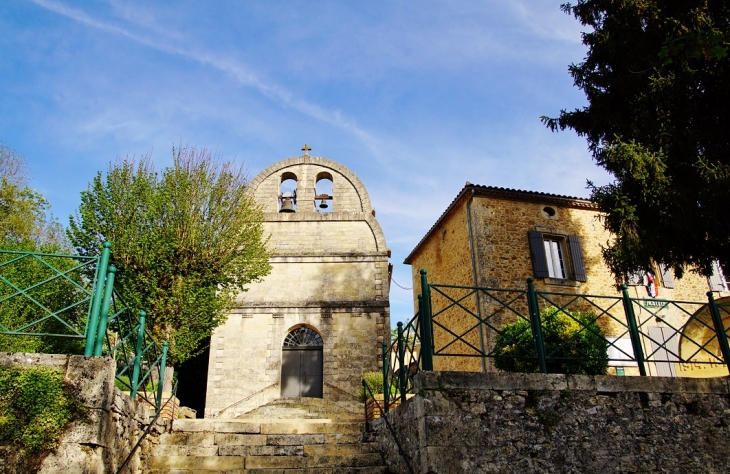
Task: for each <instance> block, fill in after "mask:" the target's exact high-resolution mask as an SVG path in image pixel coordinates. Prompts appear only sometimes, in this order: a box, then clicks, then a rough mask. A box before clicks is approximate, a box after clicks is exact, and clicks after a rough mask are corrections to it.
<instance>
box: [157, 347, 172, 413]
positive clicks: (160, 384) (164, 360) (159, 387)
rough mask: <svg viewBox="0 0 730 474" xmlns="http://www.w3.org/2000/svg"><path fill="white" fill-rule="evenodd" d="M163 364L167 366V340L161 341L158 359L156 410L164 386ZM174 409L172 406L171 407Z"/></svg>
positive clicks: (160, 404) (159, 403) (160, 405)
mask: <svg viewBox="0 0 730 474" xmlns="http://www.w3.org/2000/svg"><path fill="white" fill-rule="evenodd" d="M165 366H167V341H165V342H163V343H162V360H161V361H160V380H159V381H158V382H157V411H160V408H161V407H162V389H163V388H165ZM173 410H174V407H173Z"/></svg>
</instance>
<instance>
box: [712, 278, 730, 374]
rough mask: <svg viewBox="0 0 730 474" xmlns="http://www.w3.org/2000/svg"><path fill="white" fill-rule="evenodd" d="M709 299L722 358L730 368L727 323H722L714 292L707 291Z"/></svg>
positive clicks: (729, 368)
mask: <svg viewBox="0 0 730 474" xmlns="http://www.w3.org/2000/svg"><path fill="white" fill-rule="evenodd" d="M707 299H708V300H709V302H710V315H711V316H712V323H713V325H714V326H715V332H716V333H717V342H719V343H720V351H722V358H723V359H725V364H726V365H727V367H728V370H730V346H729V345H728V343H727V333H726V332H725V325H724V324H723V323H722V317H721V316H720V309H719V308H718V307H717V303H716V302H715V298H714V297H713V296H712V292H711V291H708V292H707Z"/></svg>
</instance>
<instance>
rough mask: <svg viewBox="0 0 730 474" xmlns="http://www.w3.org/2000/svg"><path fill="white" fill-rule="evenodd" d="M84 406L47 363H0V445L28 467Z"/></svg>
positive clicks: (81, 416)
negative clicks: (30, 365) (6, 364)
mask: <svg viewBox="0 0 730 474" xmlns="http://www.w3.org/2000/svg"><path fill="white" fill-rule="evenodd" d="M85 417H86V409H85V407H84V406H83V405H82V404H81V402H80V401H79V399H78V394H77V390H76V389H75V388H74V387H73V386H72V385H70V384H69V383H67V382H66V381H64V379H63V372H61V371H60V370H59V369H54V368H50V367H0V445H4V446H5V447H10V448H12V449H13V450H14V451H15V452H16V453H17V454H18V455H19V459H18V461H19V463H22V464H24V465H27V466H28V468H29V470H35V469H36V468H38V467H39V466H40V463H41V461H42V460H43V458H44V457H45V455H46V454H48V453H50V452H52V451H53V450H55V448H56V447H57V446H58V442H59V439H60V436H61V434H62V433H63V431H64V430H65V429H66V427H67V426H68V425H69V424H70V423H71V422H73V421H75V420H78V419H84V418H85Z"/></svg>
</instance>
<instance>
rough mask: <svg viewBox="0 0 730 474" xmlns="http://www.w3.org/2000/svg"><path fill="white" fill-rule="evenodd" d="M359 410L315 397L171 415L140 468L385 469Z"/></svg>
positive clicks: (272, 472)
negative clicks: (207, 414) (237, 410)
mask: <svg viewBox="0 0 730 474" xmlns="http://www.w3.org/2000/svg"><path fill="white" fill-rule="evenodd" d="M363 420H364V415H363V416H360V415H358V414H355V413H354V412H352V411H349V410H348V409H347V408H344V407H342V406H336V405H333V403H332V402H328V401H323V400H321V399H281V400H275V401H274V402H272V403H270V404H268V405H265V406H263V407H259V408H258V409H255V410H253V411H252V412H249V413H247V414H245V416H242V417H239V418H236V419H192V420H175V422H174V423H173V426H172V430H171V431H170V432H168V433H165V434H163V435H162V436H161V437H160V442H159V444H157V445H156V446H155V447H154V448H153V449H152V451H151V452H150V455H149V457H147V458H146V460H145V468H144V470H143V472H144V474H163V473H165V474H182V473H199V474H211V473H215V472H217V473H226V474H234V473H237V474H348V473H351V474H385V473H386V472H387V470H386V468H385V467H384V466H383V459H382V456H381V454H380V453H379V452H378V447H377V444H376V443H374V442H372V441H371V439H370V437H368V435H367V433H366V432H365V430H364V428H365V424H364V421H363Z"/></svg>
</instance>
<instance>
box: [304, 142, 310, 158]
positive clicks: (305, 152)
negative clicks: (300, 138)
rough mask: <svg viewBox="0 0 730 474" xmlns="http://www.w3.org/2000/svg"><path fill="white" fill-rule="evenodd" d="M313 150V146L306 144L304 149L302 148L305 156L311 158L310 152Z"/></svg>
mask: <svg viewBox="0 0 730 474" xmlns="http://www.w3.org/2000/svg"><path fill="white" fill-rule="evenodd" d="M311 149H312V147H311V146H309V145H307V144H306V143H305V144H304V147H302V151H303V152H304V156H309V150H311Z"/></svg>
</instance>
